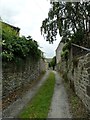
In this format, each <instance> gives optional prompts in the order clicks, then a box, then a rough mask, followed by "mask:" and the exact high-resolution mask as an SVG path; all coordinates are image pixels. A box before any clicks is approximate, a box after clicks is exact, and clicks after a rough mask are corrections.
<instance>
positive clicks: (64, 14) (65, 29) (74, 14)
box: [41, 1, 90, 44]
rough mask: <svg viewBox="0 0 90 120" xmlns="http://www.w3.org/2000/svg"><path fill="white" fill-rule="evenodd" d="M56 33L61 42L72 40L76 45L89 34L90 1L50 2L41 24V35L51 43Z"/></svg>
mask: <svg viewBox="0 0 90 120" xmlns="http://www.w3.org/2000/svg"><path fill="white" fill-rule="evenodd" d="M58 32H59V35H60V36H61V37H62V42H68V41H69V40H70V39H73V41H75V40H76V41H77V43H78V41H80V40H79V38H80V39H82V38H83V35H84V34H87V33H88V32H90V1H89V2H51V8H50V10H49V13H48V18H46V19H45V20H43V22H42V26H41V34H42V35H43V36H44V37H45V39H46V41H49V42H50V43H53V41H55V40H56V35H57V33H58ZM79 43H80V42H79ZM79 43H78V44H79Z"/></svg>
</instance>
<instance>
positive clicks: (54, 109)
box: [48, 72, 71, 118]
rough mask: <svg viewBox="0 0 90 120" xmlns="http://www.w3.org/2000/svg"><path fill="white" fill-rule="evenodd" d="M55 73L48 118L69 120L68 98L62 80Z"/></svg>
mask: <svg viewBox="0 0 90 120" xmlns="http://www.w3.org/2000/svg"><path fill="white" fill-rule="evenodd" d="M54 73H55V78H56V83H55V89H54V95H53V98H52V103H51V107H50V111H49V114H48V118H71V114H70V112H69V103H68V97H67V94H66V91H65V88H64V86H63V83H62V79H61V78H60V76H59V75H58V73H57V72H54Z"/></svg>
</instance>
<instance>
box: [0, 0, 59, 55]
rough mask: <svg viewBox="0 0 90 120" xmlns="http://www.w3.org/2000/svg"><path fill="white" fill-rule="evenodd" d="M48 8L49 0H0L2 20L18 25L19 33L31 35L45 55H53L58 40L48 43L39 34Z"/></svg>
mask: <svg viewBox="0 0 90 120" xmlns="http://www.w3.org/2000/svg"><path fill="white" fill-rule="evenodd" d="M49 8H50V2H49V0H0V16H1V18H2V20H3V21H4V22H7V23H9V24H11V25H14V26H16V27H19V28H20V29H21V30H20V34H21V35H25V36H28V35H30V36H32V38H33V39H35V40H36V41H37V42H38V44H39V46H40V47H41V48H40V49H41V50H42V51H43V52H45V54H44V56H45V57H53V56H54V55H55V50H56V48H57V46H58V44H59V42H60V37H59V36H58V37H57V38H58V39H57V41H55V42H54V43H53V44H49V43H48V42H46V41H45V39H44V38H43V36H41V32H40V27H41V25H42V21H43V20H44V19H45V18H46V17H47V16H48V11H49Z"/></svg>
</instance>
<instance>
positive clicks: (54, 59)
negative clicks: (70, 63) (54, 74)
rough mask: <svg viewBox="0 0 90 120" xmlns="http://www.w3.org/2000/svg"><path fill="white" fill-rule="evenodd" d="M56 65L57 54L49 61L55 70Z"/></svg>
mask: <svg viewBox="0 0 90 120" xmlns="http://www.w3.org/2000/svg"><path fill="white" fill-rule="evenodd" d="M55 66H56V56H54V57H53V58H52V60H51V62H50V63H49V67H53V70H54V69H55Z"/></svg>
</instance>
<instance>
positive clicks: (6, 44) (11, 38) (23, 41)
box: [1, 24, 41, 61]
mask: <svg viewBox="0 0 90 120" xmlns="http://www.w3.org/2000/svg"><path fill="white" fill-rule="evenodd" d="M1 44H2V53H1V55H2V59H3V61H12V60H16V59H17V58H21V59H24V58H26V57H27V56H29V57H31V58H33V59H35V60H39V59H40V57H41V51H40V50H39V48H38V47H39V46H38V43H37V42H36V41H35V40H33V39H32V38H31V36H29V37H25V36H22V37H19V36H17V34H16V32H15V31H14V30H13V29H12V28H11V27H9V26H7V25H5V24H2V42H1Z"/></svg>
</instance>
